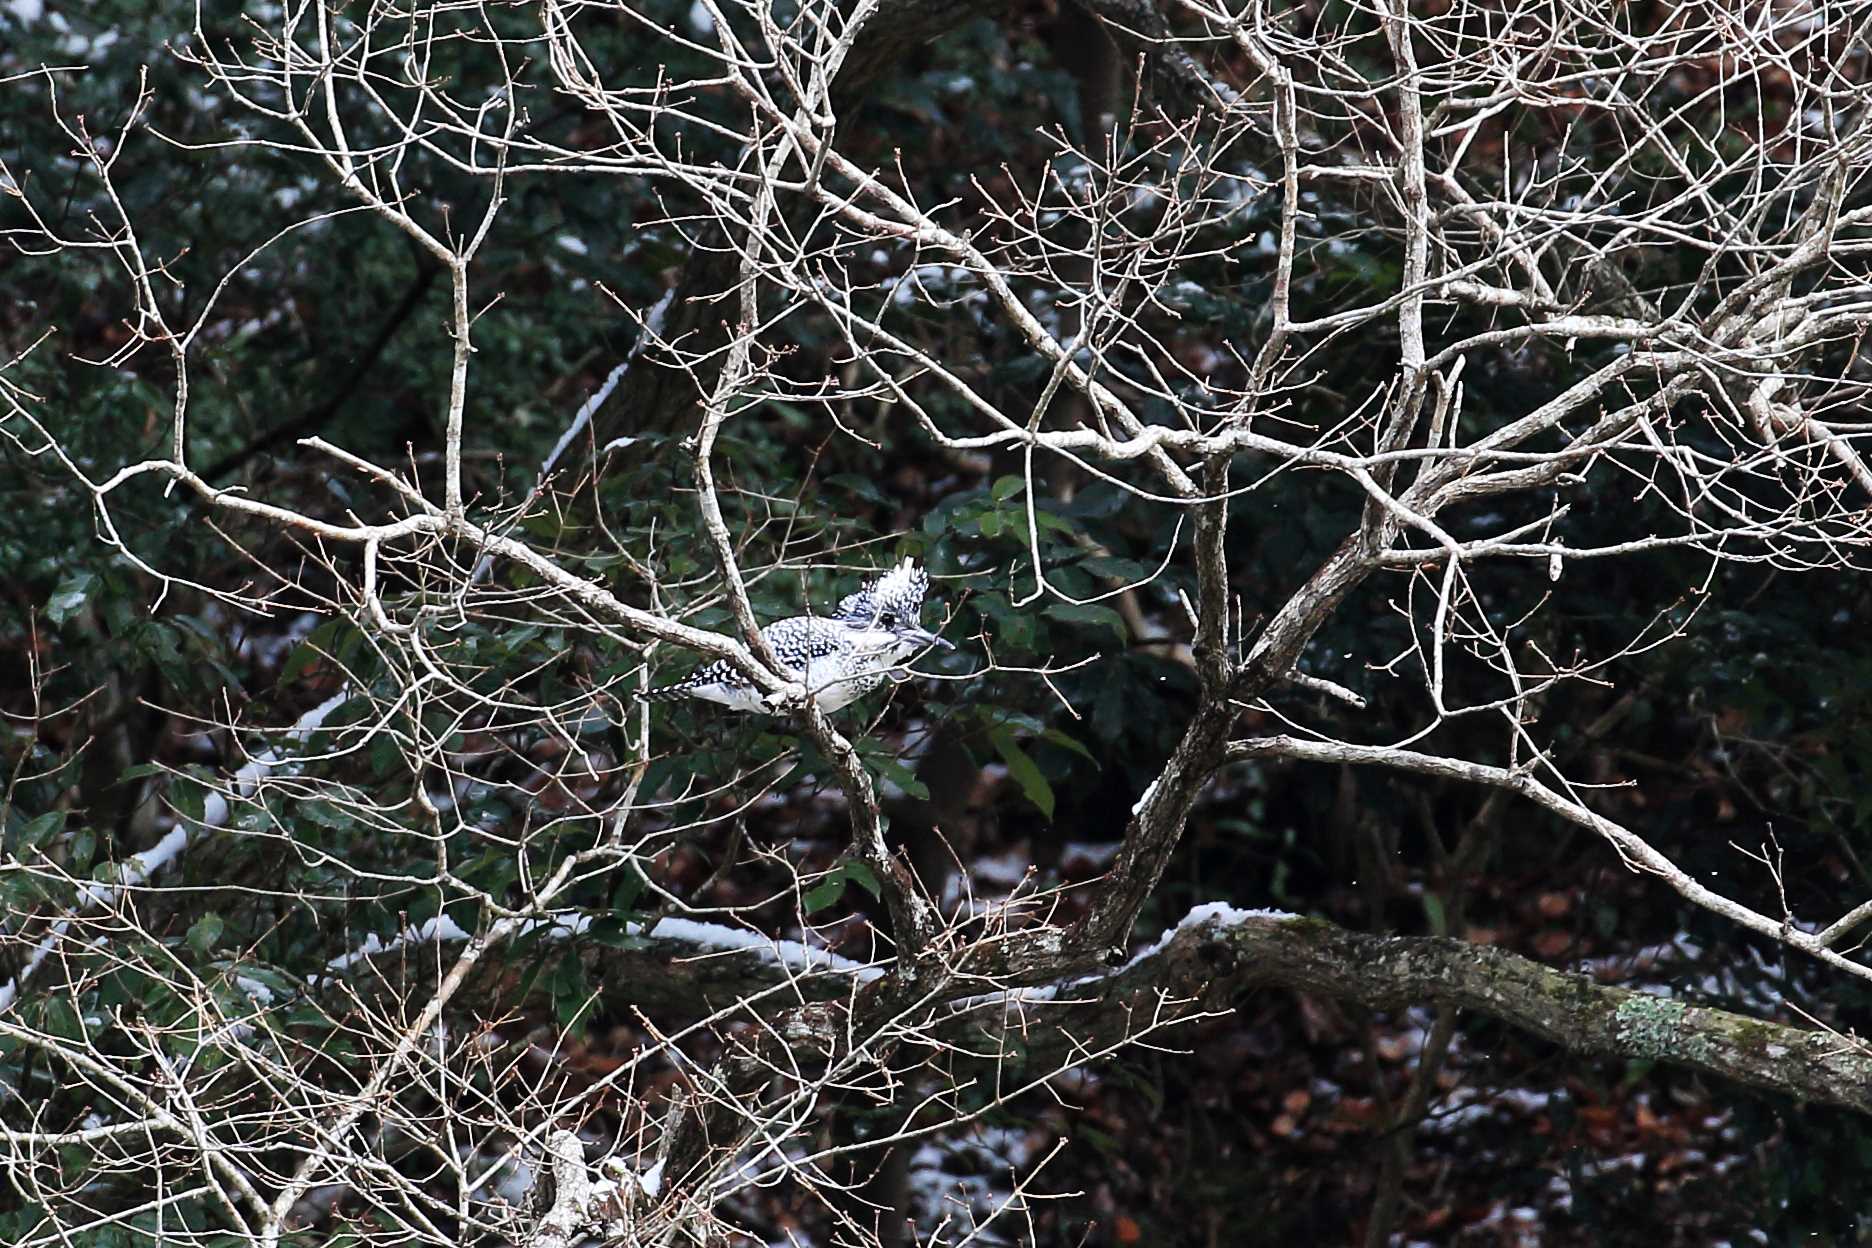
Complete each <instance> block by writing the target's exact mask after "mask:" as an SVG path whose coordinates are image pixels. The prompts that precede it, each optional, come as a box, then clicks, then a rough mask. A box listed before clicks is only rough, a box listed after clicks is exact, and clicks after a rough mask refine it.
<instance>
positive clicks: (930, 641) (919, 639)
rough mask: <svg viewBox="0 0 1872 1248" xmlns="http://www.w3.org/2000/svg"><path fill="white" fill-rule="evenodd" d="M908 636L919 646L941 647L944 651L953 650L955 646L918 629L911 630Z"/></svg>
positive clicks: (933, 634)
mask: <svg viewBox="0 0 1872 1248" xmlns="http://www.w3.org/2000/svg"><path fill="white" fill-rule="evenodd" d="M910 636H911V638H912V639H913V640H914V641H915V642H916V643H917V645H919V646H941V647H942V648H943V649H945V650H953V649H955V646H953V645H952V644H950V643H949V642H947V641H944V640H943V639H942V638H941V637H938V636H937V635H936V634H935V633H931V632H925V631H924V630H923V629H920V628H918V629H913V630H911V633H910Z"/></svg>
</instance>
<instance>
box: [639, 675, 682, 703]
mask: <svg viewBox="0 0 1872 1248" xmlns="http://www.w3.org/2000/svg"><path fill="white" fill-rule="evenodd" d="M697 683H698V682H696V681H693V680H679V681H677V682H676V683H675V684H673V685H658V686H657V687H656V688H655V689H639V690H638V691H637V692H636V693H635V694H633V695H632V696H633V697H635V698H636V699H637V700H638V701H639V702H674V701H676V699H678V698H686V697H688V696H689V694H690V691H691V690H693V689H694V688H695V687H696V684H697Z"/></svg>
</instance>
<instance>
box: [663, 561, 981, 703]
mask: <svg viewBox="0 0 1872 1248" xmlns="http://www.w3.org/2000/svg"><path fill="white" fill-rule="evenodd" d="M928 592H929V574H928V573H927V572H925V571H923V569H921V568H919V567H917V566H916V564H914V563H913V562H911V561H910V560H908V559H906V560H904V561H903V562H902V563H900V564H898V565H897V566H896V567H894V568H892V569H891V570H890V571H888V572H886V573H884V574H883V575H882V576H880V577H878V578H876V579H875V580H873V581H871V582H869V583H868V584H866V585H865V587H864V588H863V589H860V590H859V591H858V592H857V593H855V594H848V595H846V596H845V597H844V598H842V599H840V601H839V604H838V608H837V609H836V610H835V611H834V612H833V613H832V614H831V615H825V616H818V615H796V616H791V617H789V618H787V619H784V620H775V621H774V622H773V623H772V624H769V625H768V626H767V627H765V628H763V629H761V636H762V637H764V638H766V640H767V644H768V645H769V646H771V647H772V648H773V652H774V657H776V658H778V659H779V660H780V662H781V663H782V664H783V665H784V666H785V667H786V669H787V671H788V672H789V673H790V674H791V675H792V676H793V678H794V679H796V680H799V681H800V682H801V683H803V684H804V685H805V686H806V688H807V689H808V690H810V691H811V692H812V694H813V697H814V698H816V699H817V700H818V703H819V706H820V709H822V710H825V711H836V710H838V709H840V708H841V707H844V706H849V705H850V704H851V703H853V702H855V701H857V700H858V699H859V698H861V697H863V696H864V695H865V694H867V693H869V692H871V690H873V689H875V688H877V687H878V686H879V685H880V684H882V683H884V678H885V677H886V676H888V675H889V674H890V673H891V671H892V670H893V669H894V668H896V667H897V666H898V665H899V664H900V663H902V662H903V661H904V660H905V659H908V658H910V657H911V656H912V655H914V654H916V653H917V652H918V651H919V650H922V649H924V648H926V647H928V646H932V645H936V646H941V647H943V648H944V649H954V647H953V646H951V645H950V644H949V643H948V642H946V641H944V640H943V639H942V638H940V637H938V636H936V635H935V634H934V633H930V632H927V631H925V630H924V628H923V625H922V623H921V621H920V620H919V619H918V617H919V616H920V615H921V613H922V610H923V599H924V597H925V596H926V595H927V594H928ZM639 696H640V697H643V698H645V699H647V700H649V701H653V702H667V701H674V700H675V699H678V698H701V699H703V700H705V701H709V702H718V703H720V704H721V705H723V706H726V707H728V708H730V709H732V710H737V711H764V712H765V711H772V710H773V709H774V707H773V706H771V705H770V704H769V703H768V701H767V699H766V698H765V696H764V695H763V694H762V693H761V691H760V690H759V689H758V688H757V687H756V686H755V685H754V684H753V683H752V682H751V681H749V680H748V679H747V678H746V677H745V676H743V675H742V674H741V673H740V672H738V671H736V670H735V669H734V667H733V666H732V665H731V664H729V663H728V662H727V660H725V659H718V660H716V661H715V662H713V663H710V664H708V665H706V666H705V667H703V668H701V669H700V670H698V671H697V672H695V673H694V674H693V675H691V676H690V677H689V678H688V679H687V680H682V681H678V682H677V683H675V684H673V685H664V686H662V687H661V688H659V689H650V690H646V691H645V692H644V693H642V694H640V695H639Z"/></svg>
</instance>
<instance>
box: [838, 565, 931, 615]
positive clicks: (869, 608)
mask: <svg viewBox="0 0 1872 1248" xmlns="http://www.w3.org/2000/svg"><path fill="white" fill-rule="evenodd" d="M927 593H929V573H927V572H925V571H924V570H923V569H922V568H919V567H917V566H916V563H915V562H914V561H912V560H909V559H905V560H904V561H903V562H902V563H900V564H898V565H897V566H896V567H894V568H892V569H891V570H890V571H888V572H886V573H884V574H883V575H882V576H879V577H876V578H874V579H872V580H870V581H867V582H865V585H864V588H863V589H860V590H859V591H858V592H857V593H855V594H847V595H846V596H845V597H843V598H841V599H840V600H839V604H838V611H837V615H838V616H839V618H841V619H845V620H852V621H857V622H862V623H866V624H869V623H871V622H873V621H875V620H877V619H878V618H879V617H881V616H884V615H895V616H896V617H897V618H898V619H899V620H901V621H903V622H905V623H910V624H914V623H916V620H917V617H918V615H920V614H921V613H922V611H923V597H924V595H925V594H927Z"/></svg>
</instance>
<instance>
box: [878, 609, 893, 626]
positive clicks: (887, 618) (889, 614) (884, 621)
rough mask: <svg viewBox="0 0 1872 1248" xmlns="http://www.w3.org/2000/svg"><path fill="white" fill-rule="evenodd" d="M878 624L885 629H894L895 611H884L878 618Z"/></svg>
mask: <svg viewBox="0 0 1872 1248" xmlns="http://www.w3.org/2000/svg"><path fill="white" fill-rule="evenodd" d="M878 623H879V624H881V625H883V626H884V627H885V628H896V627H897V613H896V612H895V611H886V612H885V613H884V614H883V615H880V616H878Z"/></svg>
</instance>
